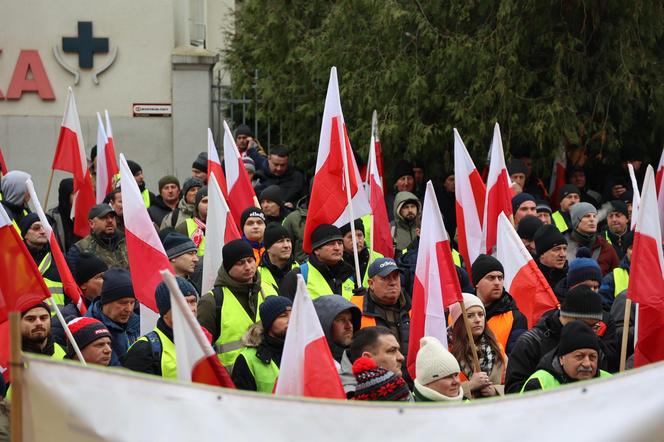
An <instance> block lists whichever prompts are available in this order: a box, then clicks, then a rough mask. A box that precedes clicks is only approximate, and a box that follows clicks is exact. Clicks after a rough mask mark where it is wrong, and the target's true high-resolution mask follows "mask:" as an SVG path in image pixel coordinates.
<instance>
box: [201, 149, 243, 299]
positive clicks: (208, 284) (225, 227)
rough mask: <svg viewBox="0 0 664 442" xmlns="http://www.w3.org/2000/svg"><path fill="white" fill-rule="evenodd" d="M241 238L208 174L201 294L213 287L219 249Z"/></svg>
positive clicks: (228, 210) (217, 270) (215, 181)
mask: <svg viewBox="0 0 664 442" xmlns="http://www.w3.org/2000/svg"><path fill="white" fill-rule="evenodd" d="M208 158H209V157H208ZM208 171H209V169H208ZM241 237H242V235H241V234H240V231H239V230H238V228H237V223H236V222H235V220H234V219H233V215H232V214H231V212H230V209H229V208H228V205H227V204H226V200H225V199H224V196H223V195H222V193H221V189H220V188H219V184H218V183H217V176H216V174H214V173H213V174H209V175H208V216H207V222H206V223H205V259H204V260H203V277H202V283H201V293H207V292H209V291H210V290H212V287H214V281H215V280H216V279H217V273H218V272H219V267H221V264H222V262H223V258H222V255H221V249H222V247H223V246H224V244H226V243H227V242H229V241H233V240H234V239H240V238H241Z"/></svg>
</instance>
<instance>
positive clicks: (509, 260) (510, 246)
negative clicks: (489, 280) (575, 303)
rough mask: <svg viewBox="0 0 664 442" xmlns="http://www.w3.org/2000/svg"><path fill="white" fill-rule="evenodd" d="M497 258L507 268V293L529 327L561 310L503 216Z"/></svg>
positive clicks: (500, 221) (502, 215)
mask: <svg viewBox="0 0 664 442" xmlns="http://www.w3.org/2000/svg"><path fill="white" fill-rule="evenodd" d="M496 258H497V259H498V261H500V262H501V263H502V264H503V267H504V269H505V290H507V292H509V294H510V295H512V297H513V298H514V300H515V301H516V304H517V306H518V307H519V310H521V313H523V314H524V315H526V318H528V328H532V327H533V326H534V325H535V324H537V321H538V320H539V318H540V317H541V316H542V314H543V313H545V312H548V311H549V310H554V309H557V308H558V305H559V303H558V298H556V295H554V294H553V290H551V287H550V286H549V283H548V282H547V280H546V278H544V275H542V272H541V271H540V269H539V268H538V267H537V264H536V263H535V260H533V257H532V256H531V255H530V253H529V252H528V250H527V249H526V246H524V245H523V242H522V241H521V238H519V235H517V233H516V231H515V230H514V226H513V225H512V223H511V222H510V220H508V219H507V217H506V216H505V214H504V213H501V214H500V215H499V216H498V241H497V244H496Z"/></svg>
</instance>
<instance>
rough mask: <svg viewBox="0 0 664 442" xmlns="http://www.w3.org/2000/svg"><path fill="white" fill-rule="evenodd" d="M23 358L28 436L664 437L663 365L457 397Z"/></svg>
mask: <svg viewBox="0 0 664 442" xmlns="http://www.w3.org/2000/svg"><path fill="white" fill-rule="evenodd" d="M26 359H27V362H28V363H27V368H26V370H25V376H24V379H25V389H24V390H23V391H24V395H25V396H24V398H25V402H24V404H25V405H24V409H23V426H24V435H25V439H24V440H26V441H53V440H66V441H68V442H83V441H85V442H90V441H102V440H105V441H110V440H112V441H132V442H135V441H212V440H243V441H270V442H279V441H298V440H309V441H316V442H320V441H331V442H339V441H344V440H349V439H352V440H366V441H373V440H375V441H381V442H387V441H398V442H404V441H408V440H416V441H429V440H451V441H466V440H481V439H483V438H488V439H490V440H491V442H497V441H503V440H504V441H510V442H513V441H515V440H537V441H556V442H560V440H566V439H568V440H583V441H584V442H590V441H602V442H606V441H626V440H630V441H637V440H648V441H652V440H662V434H664V419H663V416H664V383H663V382H662V380H663V379H664V364H661V363H660V364H657V365H651V366H648V367H645V368H642V369H639V370H634V371H632V372H629V373H627V374H623V375H619V376H615V377H613V378H612V379H606V380H597V381H592V382H586V383H583V384H578V385H577V386H569V387H566V388H560V389H557V390H553V391H549V392H544V393H531V394H528V395H526V396H508V397H507V398H504V399H495V400H494V399H486V400H478V401H475V402H470V403H463V404H457V405H439V404H434V405H428V406H425V405H418V404H407V403H406V404H404V403H367V402H354V401H349V402H340V401H330V400H327V401H325V400H306V399H295V398H292V399H289V398H283V397H275V396H269V395H262V394H251V393H243V392H239V391H235V390H222V389H217V388H209V387H206V386H193V385H189V384H180V383H177V382H167V381H162V380H160V379H159V378H155V377H148V376H141V375H135V374H132V373H130V372H127V371H123V370H114V369H96V368H90V367H88V368H84V367H81V366H79V365H73V364H66V363H62V362H56V361H50V360H42V359H32V358H26Z"/></svg>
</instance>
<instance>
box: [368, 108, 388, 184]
mask: <svg viewBox="0 0 664 442" xmlns="http://www.w3.org/2000/svg"><path fill="white" fill-rule="evenodd" d="M372 147H373V148H374V149H375V150H376V166H377V167H378V175H379V176H380V177H381V178H382V179H383V181H381V182H380V187H381V188H383V189H384V188H385V172H384V171H385V169H383V151H382V149H381V147H380V137H379V136H378V113H377V112H376V110H375V109H374V111H373V113H372V114H371V145H370V146H369V148H370V149H371V148H372ZM370 167H371V155H370V156H369V161H368V162H367V170H368V169H369V168H370ZM368 178H369V175H368V174H367V184H369V179H368Z"/></svg>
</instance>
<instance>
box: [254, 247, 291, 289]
mask: <svg viewBox="0 0 664 442" xmlns="http://www.w3.org/2000/svg"><path fill="white" fill-rule="evenodd" d="M293 262H295V258H294V257H293V254H291V256H290V258H288V262H286V265H285V266H284V267H283V268H280V267H277V265H276V264H274V263H273V262H272V261H270V254H269V253H268V252H267V250H266V251H265V252H264V253H263V256H261V263H260V265H259V267H265V268H266V269H268V270H269V271H270V273H272V275H273V276H274V277H275V279H277V282H278V281H279V279H283V277H284V276H285V275H286V273H288V272H290V271H291V270H292V269H291V267H293ZM277 276H280V277H281V278H277Z"/></svg>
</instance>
